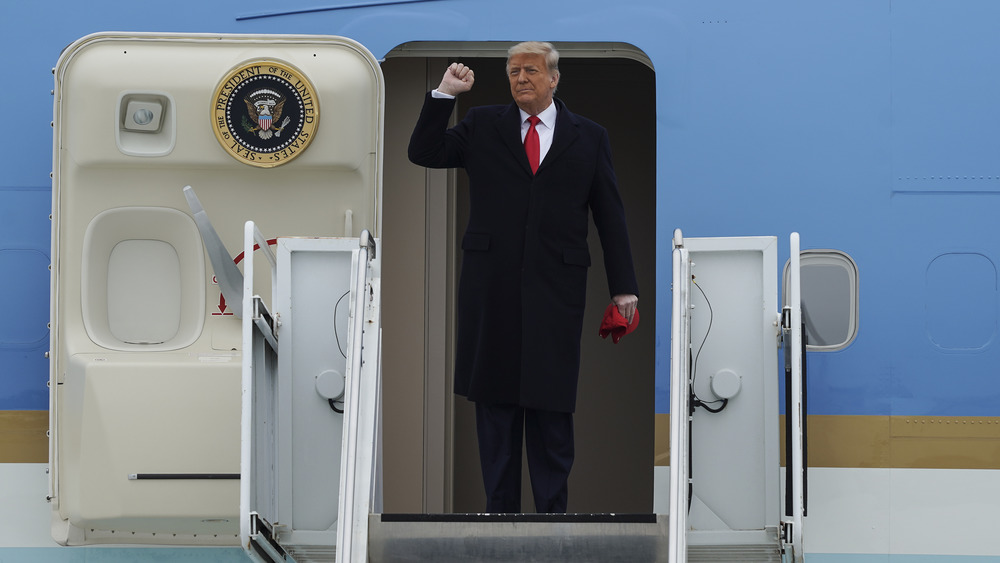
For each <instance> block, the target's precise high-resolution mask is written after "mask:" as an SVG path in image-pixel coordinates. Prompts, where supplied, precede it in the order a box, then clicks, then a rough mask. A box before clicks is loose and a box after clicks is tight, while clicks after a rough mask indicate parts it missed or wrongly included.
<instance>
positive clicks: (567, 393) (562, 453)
mask: <svg viewBox="0 0 1000 563" xmlns="http://www.w3.org/2000/svg"><path fill="white" fill-rule="evenodd" d="M558 62H559V54H558V52H557V51H556V50H555V49H554V48H553V47H552V45H550V44H548V43H540V42H527V43H521V44H518V45H515V46H514V47H512V48H511V49H510V51H509V52H508V58H507V75H508V79H509V81H510V87H511V95H512V96H513V97H514V102H513V103H511V104H509V105H505V106H484V107H476V108H472V109H470V110H469V112H468V114H467V115H466V116H465V118H464V119H463V120H462V121H461V122H460V123H459V124H458V125H456V126H455V127H453V128H451V129H448V127H447V125H448V120H449V118H450V116H451V113H452V111H453V109H454V107H455V96H457V95H458V94H461V93H463V92H467V91H469V90H470V89H471V88H472V85H473V82H474V80H475V73H473V71H472V70H471V69H470V68H468V67H466V66H465V65H463V64H461V63H453V64H452V65H450V66H449V67H448V69H447V70H446V71H445V73H444V77H443V78H442V80H441V84H440V85H439V86H438V88H437V89H436V90H434V91H432V92H429V93H428V94H427V97H426V98H425V100H424V106H423V109H422V111H421V113H420V118H419V120H418V122H417V125H416V127H415V129H414V131H413V135H412V137H411V138H410V145H409V157H410V160H411V161H412V162H413V163H415V164H419V165H421V166H426V167H429V168H465V170H466V172H467V173H468V176H469V200H470V208H469V224H468V228H467V230H466V232H465V235H464V236H463V238H462V250H463V258H462V274H461V279H460V281H459V290H458V326H457V338H458V342H457V353H456V363H455V393H457V394H459V395H462V396H465V397H467V398H468V399H469V400H471V401H474V402H475V403H476V422H477V434H478V437H479V450H480V461H481V464H482V470H483V480H484V484H485V487H486V496H487V507H486V510H487V512H520V511H521V482H520V481H521V445H522V441H521V440H522V434H523V436H524V437H525V439H526V442H525V445H526V450H527V454H528V468H529V474H530V476H531V483H532V492H533V496H534V500H535V509H536V510H537V511H538V512H565V511H566V502H567V492H568V487H567V479H568V477H569V472H570V468H571V467H572V463H573V456H574V449H573V418H572V417H573V411H574V410H575V408H576V390H577V378H578V374H579V368H580V337H581V331H582V328H583V313H584V305H585V302H586V294H587V290H586V284H587V270H588V268H589V267H590V250H589V249H588V245H587V230H588V224H589V220H588V213H592V214H593V218H594V224H595V225H596V226H597V230H598V233H599V235H600V239H601V246H602V247H603V251H604V263H605V269H606V272H607V278H608V286H609V289H610V293H611V296H612V302H613V303H614V304H615V305H616V306H617V310H618V312H619V313H620V314H621V315H622V316H623V317H624V318H625V319H626V320H627V321H628V322H629V323H631V322H632V320H633V315H634V313H635V308H636V303H637V302H638V297H637V295H638V293H639V290H638V287H637V283H636V278H635V272H634V268H633V265H632V255H631V250H630V246H629V238H628V232H627V229H626V225H625V212H624V208H623V206H622V202H621V198H620V197H619V194H618V188H617V185H616V180H615V173H614V167H613V165H612V161H611V147H610V143H609V141H608V134H607V131H605V129H604V128H603V127H601V126H600V125H598V124H596V123H594V122H592V121H590V120H588V119H586V118H583V117H581V116H578V115H575V114H573V113H571V112H570V111H569V109H568V108H567V107H566V105H565V104H564V103H563V102H562V101H560V100H558V99H555V98H554V93H555V90H556V86H557V85H558V83H559V68H558ZM532 153H534V154H532Z"/></svg>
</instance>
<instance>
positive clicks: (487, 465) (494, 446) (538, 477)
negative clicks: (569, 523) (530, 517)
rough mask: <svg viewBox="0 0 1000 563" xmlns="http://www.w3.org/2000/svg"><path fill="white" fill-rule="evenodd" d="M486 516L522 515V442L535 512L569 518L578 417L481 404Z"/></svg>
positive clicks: (478, 405) (479, 424) (478, 427)
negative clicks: (526, 458)
mask: <svg viewBox="0 0 1000 563" xmlns="http://www.w3.org/2000/svg"><path fill="white" fill-rule="evenodd" d="M476 431H477V434H478V436H479V462H480V464H481V465H482V470H483V484H484V485H485V486H486V512H492V513H503V512H513V513H519V512H521V444H522V441H521V437H522V435H523V436H524V439H525V441H524V445H525V446H526V448H525V449H526V451H527V454H528V474H529V475H530V476H531V492H532V494H533V496H534V498H535V510H536V511H537V512H544V513H553V512H557V513H565V512H566V499H567V493H568V480H569V471H570V469H571V468H572V467H573V455H574V450H573V413H564V412H550V411H539V410H534V409H525V408H521V407H518V406H513V405H490V404H486V403H476Z"/></svg>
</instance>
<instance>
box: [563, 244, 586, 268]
mask: <svg viewBox="0 0 1000 563" xmlns="http://www.w3.org/2000/svg"><path fill="white" fill-rule="evenodd" d="M563 263H565V264H572V265H574V266H583V267H584V268H589V267H590V251H589V250H587V249H586V248H564V249H563Z"/></svg>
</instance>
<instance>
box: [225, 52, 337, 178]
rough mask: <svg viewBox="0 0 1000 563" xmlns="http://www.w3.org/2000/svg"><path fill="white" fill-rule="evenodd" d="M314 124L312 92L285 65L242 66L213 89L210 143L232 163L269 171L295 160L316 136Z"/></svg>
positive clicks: (316, 112)
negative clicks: (216, 143)
mask: <svg viewBox="0 0 1000 563" xmlns="http://www.w3.org/2000/svg"><path fill="white" fill-rule="evenodd" d="M318 124H319V107H318V105H317V100H316V93H315V90H314V89H313V86H312V84H311V83H310V82H309V80H308V79H307V78H306V77H305V75H303V74H302V73H301V72H299V71H298V70H297V69H295V68H293V67H292V66H290V65H288V64H285V63H281V62H277V61H268V60H265V61H253V62H249V63H246V64H243V65H241V66H239V67H237V68H235V69H233V70H232V71H231V72H230V73H229V74H227V75H226V76H225V77H224V78H223V79H222V81H221V82H220V83H219V86H218V87H216V89H215V97H214V99H213V104H212V128H213V130H214V131H215V138H216V139H218V140H219V144H221V145H222V148H224V149H225V150H226V152H228V153H229V154H230V155H232V157H233V158H235V159H236V160H239V161H240V162H243V163H246V164H249V165H251V166H259V167H262V168H272V167H274V166H278V165H281V164H284V163H286V162H288V161H290V160H292V159H293V158H295V157H297V156H299V155H300V154H302V152H303V151H305V150H306V148H307V147H308V146H309V143H311V142H312V140H313V138H314V137H315V136H316V127H317V125H318Z"/></svg>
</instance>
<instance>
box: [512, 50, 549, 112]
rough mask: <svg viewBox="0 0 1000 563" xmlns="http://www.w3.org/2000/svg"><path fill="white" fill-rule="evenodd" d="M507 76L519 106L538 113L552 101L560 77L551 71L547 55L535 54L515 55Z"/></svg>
mask: <svg viewBox="0 0 1000 563" xmlns="http://www.w3.org/2000/svg"><path fill="white" fill-rule="evenodd" d="M507 78H508V79H509V80H510V93H511V95H512V96H514V101H515V102H516V103H517V105H518V107H520V108H521V109H523V110H524V111H526V112H528V113H529V114H531V115H536V114H538V113H539V112H540V111H542V110H543V109H545V108H547V107H548V106H549V104H550V103H552V94H553V93H554V92H555V91H556V85H557V84H558V83H559V77H557V76H553V75H552V74H550V73H549V71H548V69H547V68H546V65H545V57H543V56H542V55H535V54H521V55H514V56H512V57H511V58H510V63H509V65H508V72H507Z"/></svg>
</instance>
